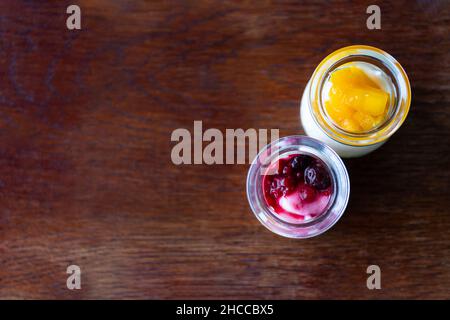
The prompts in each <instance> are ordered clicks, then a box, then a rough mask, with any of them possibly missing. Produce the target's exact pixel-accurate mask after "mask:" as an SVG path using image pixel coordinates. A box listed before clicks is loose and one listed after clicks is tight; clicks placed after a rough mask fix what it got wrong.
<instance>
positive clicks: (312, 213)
mask: <svg viewBox="0 0 450 320" xmlns="http://www.w3.org/2000/svg"><path fill="white" fill-rule="evenodd" d="M262 185H263V192H264V199H265V201H266V203H267V205H268V206H270V207H271V208H272V209H273V210H274V211H275V212H276V213H277V214H279V215H280V217H281V218H283V219H286V220H287V221H292V222H295V221H303V220H308V219H312V218H314V217H317V216H319V215H320V214H322V213H323V212H324V210H325V209H326V207H327V205H328V202H329V200H330V198H331V194H332V187H331V179H330V174H329V172H328V168H327V167H326V166H325V164H323V163H322V162H321V161H320V160H319V159H315V158H313V157H311V156H309V155H302V154H295V155H290V156H287V157H285V158H282V159H278V160H277V161H276V162H274V163H272V164H271V166H270V167H269V168H268V169H267V171H266V174H265V175H264V177H263V184H262Z"/></svg>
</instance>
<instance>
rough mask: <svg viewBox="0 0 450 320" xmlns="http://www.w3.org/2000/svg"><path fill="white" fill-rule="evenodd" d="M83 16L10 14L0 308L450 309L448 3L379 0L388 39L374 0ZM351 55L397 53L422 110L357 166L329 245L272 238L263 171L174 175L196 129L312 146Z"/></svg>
mask: <svg viewBox="0 0 450 320" xmlns="http://www.w3.org/2000/svg"><path fill="white" fill-rule="evenodd" d="M70 3H71V2H66V3H64V2H63V1H62V2H61V1H58V2H45V3H44V2H41V1H2V2H1V4H0V36H1V38H0V41H1V42H0V48H1V50H0V56H1V58H0V76H1V86H0V113H1V116H0V153H1V157H0V161H1V166H0V297H1V298H50V299H53V298H58V299H72V298H89V299H92V298H119V299H121V298H140V299H148V298H151V299H153V298H158V299H159V298H162V299H166V298H181V299H190V298H202V299H203V298H206V299H212V298H226V299H229V298H256V299H260V298H261V299H262V298H268V299H281V298H283V299H310V298H333V299H335V298H337V299H340V298H353V299H360V298H369V299H372V298H374V299H379V298H447V299H448V298H450V232H449V230H450V211H449V207H450V201H449V199H450V197H449V193H448V187H449V158H448V155H449V151H450V150H449V129H450V128H449V124H450V122H449V117H448V116H449V108H450V86H449V80H450V76H449V75H450V54H449V50H450V36H449V35H450V33H449V25H450V10H449V9H450V4H449V3H448V2H447V1H425V0H423V1H383V4H382V5H381V17H382V22H381V23H382V29H381V30H368V29H367V28H366V19H367V17H368V14H366V8H367V6H368V5H369V4H371V3H372V1H332V2H330V3H328V1H322V2H319V1H299V2H298V3H295V1H290V2H284V1H254V2H251V1H233V2H229V1H131V0H130V1H107V0H96V1H91V0H89V1H88V0H79V1H77V4H78V5H79V6H80V8H81V11H82V20H81V24H82V29H81V30H72V31H69V30H68V29H67V28H66V18H67V17H68V14H66V8H67V6H68V5H69V4H70ZM351 44H368V45H373V46H376V47H380V48H382V49H384V50H386V51H388V52H389V53H391V54H392V55H394V56H395V57H396V58H397V59H398V60H399V61H400V62H401V63H402V65H403V66H404V68H405V69H406V71H407V73H408V75H409V77H410V80H411V84H412V90H413V101H412V106H411V111H410V114H409V117H408V119H407V121H406V122H405V124H404V125H403V127H402V128H401V130H400V131H399V132H397V133H396V134H395V135H394V136H393V138H392V139H390V141H389V142H388V143H387V144H386V145H385V146H383V147H382V148H381V149H380V150H379V151H377V152H375V153H373V154H371V155H369V156H366V157H364V158H362V159H355V160H350V161H345V163H346V165H347V167H348V170H349V173H350V178H351V186H352V193H351V199H350V203H349V206H348V209H347V211H346V213H345V214H344V216H343V217H342V219H341V220H340V221H339V222H338V223H337V225H336V226H335V227H334V228H333V229H331V230H330V231H329V232H327V233H325V234H324V235H322V236H319V237H317V238H313V239H309V240H290V239H285V238H282V237H279V236H276V235H275V234H272V233H271V232H269V231H267V230H266V229H265V228H264V227H263V226H262V225H260V224H259V222H258V221H257V220H256V218H255V217H254V215H253V213H252V212H251V210H250V208H249V206H248V203H247V199H246V193H245V179H246V174H247V170H248V165H205V164H203V165H180V166H176V165H174V164H173V163H172V161H171V157H170V155H171V150H172V147H173V146H174V145H175V143H174V142H171V140H170V137H171V133H172V132H173V130H175V129H176V128H187V129H189V130H190V131H191V132H192V130H193V122H194V120H202V121H203V127H204V129H207V128H218V129H219V130H221V131H222V132H224V131H225V129H226V128H233V129H234V128H243V129H248V128H268V129H270V128H279V129H280V135H281V136H285V135H290V134H301V133H303V131H302V129H301V127H300V124H299V117H298V113H299V97H300V95H301V93H302V91H303V89H304V87H305V85H306V83H307V81H308V79H309V77H310V76H311V73H312V72H313V70H314V68H315V67H316V65H317V64H318V63H319V62H320V61H321V59H323V58H324V57H325V56H326V55H327V54H328V53H331V52H332V51H334V50H335V49H338V48H340V47H343V46H346V45H351ZM71 264H76V265H78V266H80V268H81V271H82V277H81V279H82V289H81V290H73V291H71V290H68V289H67V287H66V278H67V277H68V274H66V268H67V266H69V265H71ZM371 264H376V265H379V266H380V268H381V272H382V278H381V279H382V280H381V281H382V289H381V290H368V289H367V287H366V279H367V277H368V275H367V273H366V268H367V266H369V265H371Z"/></svg>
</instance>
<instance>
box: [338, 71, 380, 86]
mask: <svg viewBox="0 0 450 320" xmlns="http://www.w3.org/2000/svg"><path fill="white" fill-rule="evenodd" d="M330 80H331V82H332V83H333V86H336V87H341V88H344V87H354V86H358V87H360V86H367V87H372V88H378V85H377V84H376V83H375V82H374V81H373V80H372V79H370V78H369V77H368V76H367V75H366V74H365V73H364V71H362V70H361V69H360V68H357V67H347V68H342V69H338V70H336V71H334V72H333V73H332V74H331V77H330Z"/></svg>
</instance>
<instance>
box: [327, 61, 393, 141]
mask: <svg viewBox="0 0 450 320" xmlns="http://www.w3.org/2000/svg"><path fill="white" fill-rule="evenodd" d="M330 82H331V89H330V92H329V100H327V101H326V102H325V109H326V111H327V114H328V116H329V117H331V119H332V120H333V121H334V122H335V123H336V124H337V125H338V126H340V127H341V128H342V129H344V130H346V131H348V132H353V133H357V132H364V131H370V130H372V129H373V128H375V127H377V126H378V125H379V124H380V123H381V122H382V121H383V120H384V118H385V116H386V114H387V112H388V104H389V100H390V96H389V93H387V92H386V91H384V90H383V89H382V88H381V87H380V86H379V85H378V84H377V83H375V82H374V81H373V80H372V79H370V78H369V76H368V75H367V74H366V73H365V72H364V71H363V70H361V69H360V68H358V67H355V66H351V67H344V68H342V69H337V70H336V71H334V72H333V73H332V74H331V76H330Z"/></svg>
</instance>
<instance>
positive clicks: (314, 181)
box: [305, 161, 331, 190]
mask: <svg viewBox="0 0 450 320" xmlns="http://www.w3.org/2000/svg"><path fill="white" fill-rule="evenodd" d="M305 183H306V184H309V185H310V186H313V187H314V188H316V189H318V190H324V189H326V188H328V187H329V186H330V184H331V179H330V175H329V174H328V171H327V170H326V169H325V167H324V166H323V165H322V164H321V163H320V162H317V161H316V162H314V163H312V164H311V165H309V166H308V167H307V168H306V169H305Z"/></svg>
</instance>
